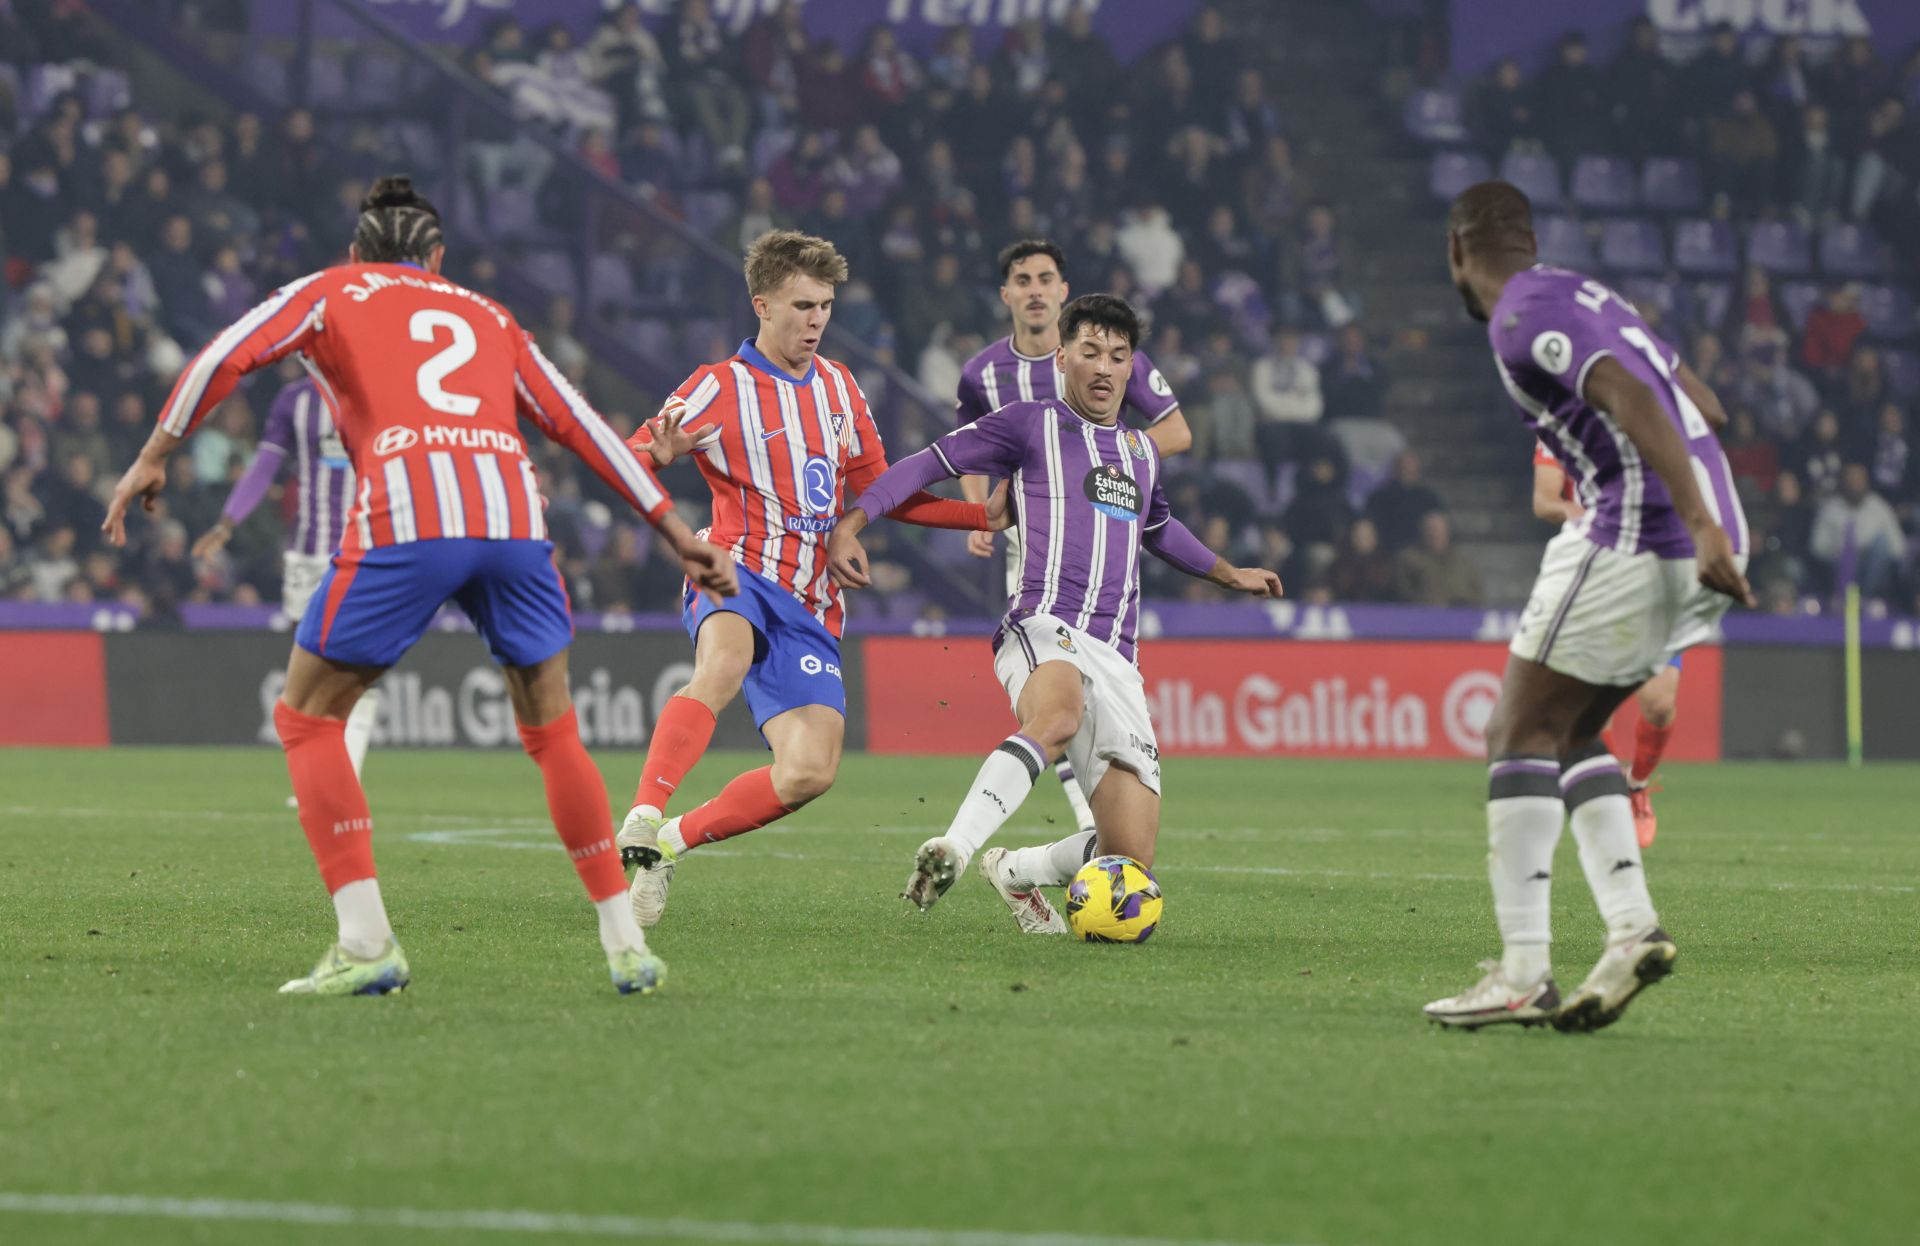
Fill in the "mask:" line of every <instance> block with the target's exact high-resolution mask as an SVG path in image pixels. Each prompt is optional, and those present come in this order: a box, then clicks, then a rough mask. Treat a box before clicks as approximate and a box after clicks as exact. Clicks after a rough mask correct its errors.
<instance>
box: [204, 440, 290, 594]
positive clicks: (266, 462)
mask: <svg viewBox="0 0 1920 1246" xmlns="http://www.w3.org/2000/svg"><path fill="white" fill-rule="evenodd" d="M269 427H271V425H269ZM286 461H287V452H286V451H285V450H283V449H281V448H280V447H279V446H277V445H275V444H274V443H273V442H271V441H262V442H261V443H260V448H259V449H257V450H255V451H254V452H253V461H252V462H250V463H248V464H247V470H246V471H244V472H242V473H241V474H240V479H238V480H236V481H234V482H233V491H232V492H230V493H229V494H227V503H226V505H225V506H222V507H221V508H220V519H219V522H217V523H215V524H214V525H213V527H211V528H208V529H207V530H206V531H205V532H203V533H201V534H200V539H199V540H197V541H195V542H194V543H193V556H194V557H195V558H198V559H201V560H203V561H204V560H205V559H208V558H211V557H213V556H214V555H215V554H217V553H219V552H220V551H221V550H222V549H224V548H226V544H227V542H228V541H231V540H232V539H233V530H234V529H235V528H236V527H238V526H239V525H240V524H241V523H242V522H243V521H245V519H246V517H247V516H248V515H251V514H252V513H253V508H254V507H256V506H258V505H260V500H261V499H262V498H264V497H266V496H267V490H268V489H271V488H272V487H273V481H274V477H276V476H278V475H279V474H280V467H281V464H283V463H285V462H286Z"/></svg>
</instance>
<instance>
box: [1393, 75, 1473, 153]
mask: <svg viewBox="0 0 1920 1246" xmlns="http://www.w3.org/2000/svg"><path fill="white" fill-rule="evenodd" d="M1401 115H1402V117H1403V119H1404V120H1405V121H1406V126H1407V133H1409V134H1411V135H1413V137H1415V138H1417V139H1419V140H1420V141H1421V142H1423V143H1434V144H1436V145H1437V144H1441V143H1464V142H1466V141H1467V127H1466V125H1465V123H1464V122H1463V121H1462V120H1461V116H1460V96H1459V95H1458V94H1457V93H1456V92H1453V91H1449V90H1446V89H1444V88H1442V89H1440V90H1435V91H1414V92H1413V93H1411V94H1410V95H1408V96H1407V106H1406V109H1405V110H1404V111H1403V112H1402V114H1401Z"/></svg>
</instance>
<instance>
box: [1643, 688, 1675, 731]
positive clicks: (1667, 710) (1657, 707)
mask: <svg viewBox="0 0 1920 1246" xmlns="http://www.w3.org/2000/svg"><path fill="white" fill-rule="evenodd" d="M1678 708H1679V707H1678V706H1676V705H1675V704H1674V699H1673V698H1672V697H1670V696H1667V695H1665V694H1663V693H1655V694H1653V695H1651V696H1644V697H1641V698H1640V717H1642V718H1644V719H1646V720H1647V725H1648V726H1650V727H1654V728H1657V729H1665V728H1667V727H1671V726H1673V720H1674V718H1675V717H1677V710H1678Z"/></svg>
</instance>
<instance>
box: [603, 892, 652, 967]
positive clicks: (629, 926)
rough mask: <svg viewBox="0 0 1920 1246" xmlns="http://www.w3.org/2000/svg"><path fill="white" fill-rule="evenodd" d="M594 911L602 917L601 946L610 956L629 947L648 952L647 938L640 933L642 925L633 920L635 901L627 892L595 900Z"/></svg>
mask: <svg viewBox="0 0 1920 1246" xmlns="http://www.w3.org/2000/svg"><path fill="white" fill-rule="evenodd" d="M593 911H594V912H595V913H598V914H599V915H600V946H601V947H603V948H605V949H606V950H607V952H608V953H609V954H611V953H614V952H618V951H619V950H620V949H621V948H627V947H630V948H635V949H637V950H639V951H642V952H644V951H646V950H647V936H646V935H644V934H642V933H641V932H640V923H639V922H637V921H635V920H633V901H632V900H630V899H629V898H628V896H627V893H626V892H624V891H622V892H618V893H616V894H614V895H610V896H608V897H607V898H606V899H604V900H595V901H594V902H593Z"/></svg>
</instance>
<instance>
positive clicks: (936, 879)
mask: <svg viewBox="0 0 1920 1246" xmlns="http://www.w3.org/2000/svg"><path fill="white" fill-rule="evenodd" d="M966 868H967V858H966V857H965V856H963V855H961V852H960V845H959V844H956V843H954V842H953V841H952V840H950V839H948V838H947V837H946V836H944V835H942V836H940V837H938V838H936V839H929V840H928V841H927V842H926V843H924V844H921V845H920V851H919V852H917V853H915V854H914V857H913V873H912V874H911V875H909V876H908V878H907V888H906V890H905V891H902V892H901V893H900V898H901V899H902V900H911V901H912V902H913V903H914V904H915V905H916V906H917V907H918V908H919V910H920V911H921V912H922V913H924V912H926V911H927V910H928V909H931V908H932V907H933V904H934V901H936V900H938V899H939V898H940V897H941V896H944V895H946V894H947V888H949V887H951V886H953V884H954V882H955V881H956V880H957V879H958V878H959V877H960V875H961V873H962V872H964V871H965V870H966Z"/></svg>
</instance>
